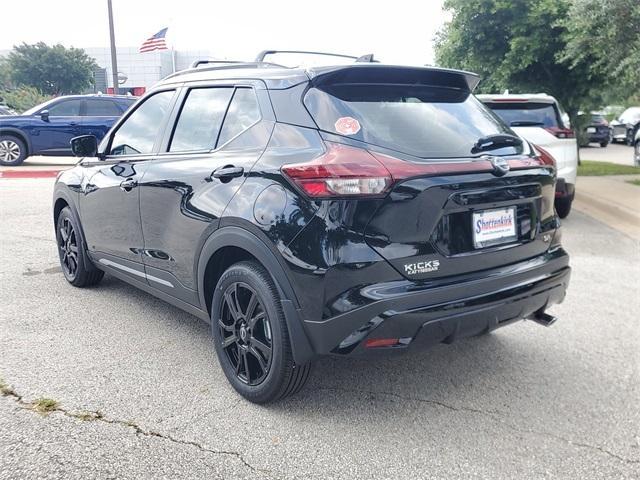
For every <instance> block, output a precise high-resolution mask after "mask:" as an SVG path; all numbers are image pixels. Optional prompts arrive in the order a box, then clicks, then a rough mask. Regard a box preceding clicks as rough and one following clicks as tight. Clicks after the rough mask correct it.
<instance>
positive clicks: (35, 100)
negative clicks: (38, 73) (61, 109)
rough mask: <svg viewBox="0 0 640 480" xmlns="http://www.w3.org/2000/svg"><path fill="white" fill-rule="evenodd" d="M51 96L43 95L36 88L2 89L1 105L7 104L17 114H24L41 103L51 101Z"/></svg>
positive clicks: (0, 92)
mask: <svg viewBox="0 0 640 480" xmlns="http://www.w3.org/2000/svg"><path fill="white" fill-rule="evenodd" d="M49 98H51V97H49V96H47V95H43V94H42V93H41V92H40V90H38V89H37V88H34V87H24V86H23V87H19V88H12V89H10V90H3V89H2V88H0V104H1V103H5V104H6V105H7V106H9V107H11V108H13V109H14V110H15V111H16V112H18V113H22V112H24V111H25V110H28V109H30V108H31V107H34V106H36V105H38V104H40V103H43V102H45V101H47V100H49Z"/></svg>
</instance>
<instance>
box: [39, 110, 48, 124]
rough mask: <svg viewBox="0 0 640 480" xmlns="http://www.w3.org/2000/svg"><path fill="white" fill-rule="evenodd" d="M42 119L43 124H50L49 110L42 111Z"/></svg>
mask: <svg viewBox="0 0 640 480" xmlns="http://www.w3.org/2000/svg"><path fill="white" fill-rule="evenodd" d="M40 118H41V119H42V121H43V122H48V121H49V110H42V111H41V112H40Z"/></svg>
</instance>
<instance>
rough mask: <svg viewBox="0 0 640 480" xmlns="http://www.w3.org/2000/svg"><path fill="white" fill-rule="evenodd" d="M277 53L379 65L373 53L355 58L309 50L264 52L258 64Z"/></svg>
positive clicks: (258, 58)
mask: <svg viewBox="0 0 640 480" xmlns="http://www.w3.org/2000/svg"><path fill="white" fill-rule="evenodd" d="M276 53H296V54H300V55H324V56H326V57H336V58H349V59H351V60H353V61H355V62H356V63H378V61H377V60H374V59H373V53H368V54H366V55H361V56H359V57H354V56H353V55H343V54H341V53H328V52H312V51H308V50H263V51H262V52H260V53H259V54H258V56H257V57H256V60H255V61H256V62H264V57H266V56H267V55H274V54H276Z"/></svg>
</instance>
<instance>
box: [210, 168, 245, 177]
mask: <svg viewBox="0 0 640 480" xmlns="http://www.w3.org/2000/svg"><path fill="white" fill-rule="evenodd" d="M243 173H244V168H242V167H234V166H233V165H227V166H225V167H221V168H218V169H216V170H214V171H213V173H212V174H211V176H212V177H213V178H217V179H220V180H227V181H228V180H231V179H232V178H236V177H240V176H242V174H243Z"/></svg>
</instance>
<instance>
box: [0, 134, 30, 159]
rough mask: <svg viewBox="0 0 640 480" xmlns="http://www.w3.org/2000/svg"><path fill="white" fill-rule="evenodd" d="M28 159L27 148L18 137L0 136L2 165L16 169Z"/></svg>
mask: <svg viewBox="0 0 640 480" xmlns="http://www.w3.org/2000/svg"><path fill="white" fill-rule="evenodd" d="M26 158H27V146H26V145H25V143H24V142H23V141H22V140H20V139H19V138H18V137H14V136H12V135H0V165H3V166H5V167H15V166H17V165H20V164H21V163H22V162H24V160H25V159H26Z"/></svg>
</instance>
